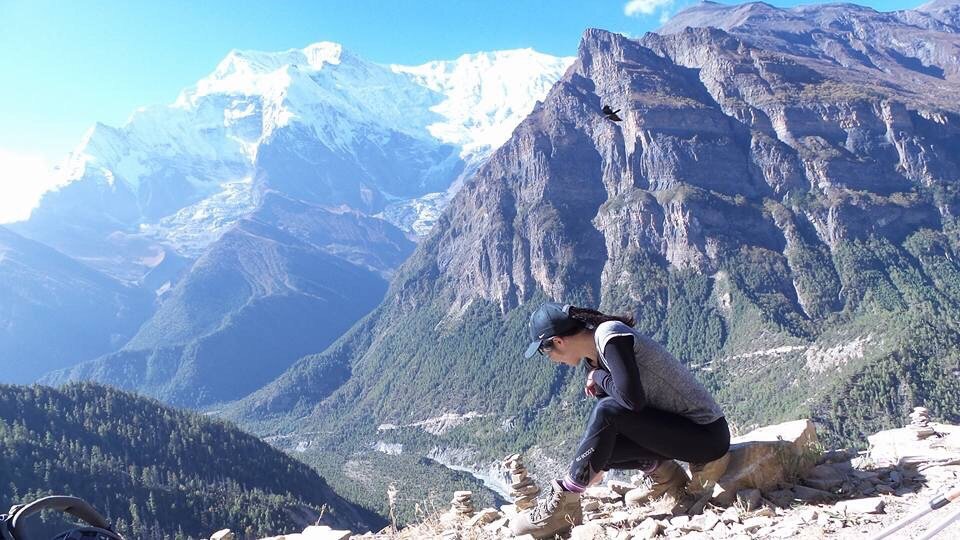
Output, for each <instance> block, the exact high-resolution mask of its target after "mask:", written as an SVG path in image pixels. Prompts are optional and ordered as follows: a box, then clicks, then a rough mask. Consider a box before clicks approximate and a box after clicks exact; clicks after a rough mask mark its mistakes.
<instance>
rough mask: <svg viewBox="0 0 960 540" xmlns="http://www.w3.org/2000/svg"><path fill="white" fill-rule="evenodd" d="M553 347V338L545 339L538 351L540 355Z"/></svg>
mask: <svg viewBox="0 0 960 540" xmlns="http://www.w3.org/2000/svg"><path fill="white" fill-rule="evenodd" d="M552 348H553V338H549V339H545V340H543V341H541V342H540V346H539V347H537V352H538V353H540V356H543V355H544V354H546V353H548V352H550V349H552Z"/></svg>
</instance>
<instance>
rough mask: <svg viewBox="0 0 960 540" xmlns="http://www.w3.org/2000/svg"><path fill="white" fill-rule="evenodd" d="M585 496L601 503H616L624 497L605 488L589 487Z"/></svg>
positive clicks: (584, 493)
mask: <svg viewBox="0 0 960 540" xmlns="http://www.w3.org/2000/svg"><path fill="white" fill-rule="evenodd" d="M583 496H584V497H587V498H590V499H597V500H598V501H601V502H614V501H620V500H623V495H621V494H620V493H617V492H616V491H614V490H612V489H610V488H608V487H605V486H593V487H588V488H587V489H586V490H585V491H584V492H583Z"/></svg>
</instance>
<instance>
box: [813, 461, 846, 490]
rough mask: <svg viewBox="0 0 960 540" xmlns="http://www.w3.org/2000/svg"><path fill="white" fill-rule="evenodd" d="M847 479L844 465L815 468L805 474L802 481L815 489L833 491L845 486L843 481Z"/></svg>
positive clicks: (826, 465) (827, 465) (825, 465)
mask: <svg viewBox="0 0 960 540" xmlns="http://www.w3.org/2000/svg"><path fill="white" fill-rule="evenodd" d="M848 463H849V462H848ZM847 467H849V465H847ZM846 479H847V475H846V474H845V473H844V472H843V466H842V465H841V466H837V465H833V464H822V465H817V466H816V467H813V468H812V469H810V470H809V471H808V472H807V473H806V474H804V475H803V480H802V481H803V483H804V484H806V485H808V486H810V487H812V488H814V489H819V490H822V491H833V490H835V489H837V488H839V487H840V486H841V485H843V481H844V480H846Z"/></svg>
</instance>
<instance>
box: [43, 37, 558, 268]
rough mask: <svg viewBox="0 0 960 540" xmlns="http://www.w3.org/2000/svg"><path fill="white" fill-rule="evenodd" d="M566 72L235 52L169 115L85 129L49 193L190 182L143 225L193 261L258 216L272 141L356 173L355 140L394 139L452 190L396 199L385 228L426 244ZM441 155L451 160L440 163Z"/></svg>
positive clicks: (502, 59)
mask: <svg viewBox="0 0 960 540" xmlns="http://www.w3.org/2000/svg"><path fill="white" fill-rule="evenodd" d="M573 60H574V58H572V57H564V58H558V57H553V56H549V55H545V54H541V53H538V52H536V51H534V50H532V49H519V50H511V51H498V52H481V53H476V54H468V55H463V56H461V57H459V58H457V59H456V60H451V61H435V62H428V63H426V64H423V65H419V66H402V65H380V64H376V63H372V62H368V61H365V60H363V59H362V58H360V57H358V56H356V55H354V54H353V53H351V52H349V51H348V50H346V49H344V48H343V47H342V46H341V45H340V44H337V43H331V42H319V43H314V44H311V45H308V46H307V47H304V48H303V49H290V50H287V51H281V52H259V51H239V50H234V51H231V52H230V53H229V54H228V55H227V56H226V57H225V58H224V59H223V60H222V61H221V62H220V63H219V64H218V65H217V66H216V68H215V69H214V70H213V72H212V73H210V75H208V76H207V77H205V78H203V79H201V80H199V81H198V82H197V83H196V84H195V85H193V86H191V87H189V88H186V89H184V90H183V91H182V92H181V93H180V95H179V96H178V97H177V99H176V101H175V102H174V103H173V104H170V105H159V106H149V107H141V108H138V109H137V110H136V111H135V112H134V113H133V114H132V115H131V116H130V118H129V120H128V121H127V123H126V124H125V125H124V126H122V127H120V128H115V127H111V126H107V125H104V124H99V123H98V124H96V125H95V126H93V127H92V128H91V129H90V130H89V131H88V132H87V134H86V135H85V136H84V138H83V140H82V141H81V144H80V145H79V146H78V147H77V149H76V150H75V151H74V152H73V154H71V156H70V157H69V158H68V159H67V160H66V161H65V162H64V164H63V165H62V166H61V167H60V168H59V169H58V171H57V175H58V182H57V183H58V185H65V184H67V183H70V182H74V181H79V180H83V181H89V182H106V183H108V184H111V185H112V184H114V183H116V182H124V183H125V184H127V185H128V186H129V187H130V188H131V189H132V190H133V192H134V193H136V192H138V191H139V190H140V189H141V186H142V185H143V183H144V182H146V181H154V182H155V181H163V180H162V179H163V178H166V177H167V176H169V175H171V174H177V175H179V176H180V177H181V178H188V179H189V184H190V188H191V189H193V192H192V193H185V194H183V195H182V196H181V197H182V205H183V206H182V207H181V209H180V210H178V211H176V212H174V213H173V214H171V215H169V216H166V217H163V218H162V219H159V220H157V219H154V220H146V219H144V221H143V223H141V224H140V225H141V229H142V230H143V231H145V232H146V233H148V234H149V235H151V236H154V237H156V238H157V239H161V240H164V241H166V242H168V243H170V244H171V245H172V246H174V247H175V248H176V249H178V251H182V252H183V253H184V254H191V253H197V251H198V250H202V249H203V247H204V246H205V245H207V244H208V243H209V242H211V241H213V240H215V239H216V238H217V237H218V236H219V234H220V233H222V231H223V230H224V229H225V227H227V226H229V224H231V223H232V222H234V221H236V219H238V218H239V217H241V216H242V215H244V213H246V212H248V211H250V210H251V209H252V208H253V204H254V201H253V197H252V194H251V193H252V190H251V181H250V178H251V177H253V176H254V175H255V174H256V170H257V169H256V167H257V155H258V152H259V149H260V148H261V146H262V145H264V144H265V143H267V142H269V141H270V140H271V138H272V137H273V136H274V134H275V133H276V132H277V131H278V130H281V129H285V128H287V127H288V126H295V127H297V128H298V130H297V131H296V133H297V136H298V137H299V136H301V135H300V134H301V133H302V134H303V135H302V136H304V137H313V138H315V139H316V140H315V141H313V140H310V141H307V140H305V141H303V145H304V147H305V148H309V147H310V146H311V145H314V144H316V143H320V144H322V145H325V146H326V147H328V148H330V149H331V150H334V151H336V152H338V154H340V155H353V156H354V158H353V159H356V160H357V162H359V163H362V162H363V159H364V156H363V155H362V154H361V153H360V152H361V151H360V150H359V148H360V147H361V145H359V143H358V141H359V140H360V139H363V140H364V141H368V142H369V141H373V142H374V143H375V144H380V145H386V144H390V141H391V140H392V139H393V138H394V135H393V134H394V133H401V134H404V135H406V136H408V137H412V138H413V139H415V140H419V141H424V145H423V148H424V155H423V156H422V157H418V159H419V160H421V161H422V162H424V163H427V169H426V173H425V174H424V177H425V178H430V177H436V175H440V176H439V178H443V179H444V181H445V182H448V189H447V191H444V192H432V193H420V194H418V195H416V196H414V197H405V198H396V197H394V199H395V200H393V202H392V203H391V204H390V205H389V206H388V208H386V209H385V210H384V212H383V213H382V215H383V216H384V217H385V218H386V219H388V220H390V221H392V222H394V223H395V224H398V225H400V226H401V227H403V228H405V229H406V230H408V231H413V232H415V233H416V234H418V235H423V234H425V233H426V232H427V231H428V230H429V228H430V227H431V226H432V224H433V222H434V221H435V220H436V218H437V217H438V216H439V214H440V212H442V210H443V208H444V207H445V206H446V204H447V203H448V202H449V200H450V198H451V197H452V195H453V193H454V192H455V191H456V190H457V189H458V187H459V185H461V183H462V180H463V176H464V175H465V174H469V173H472V172H473V171H474V170H476V168H477V167H478V166H479V165H480V164H481V163H482V162H483V161H484V160H485V159H486V158H487V157H489V155H490V153H491V152H492V151H493V150H494V149H495V148H497V147H498V146H500V145H501V144H503V142H505V141H506V140H507V139H508V138H509V136H510V134H511V133H512V131H513V129H514V128H515V127H516V126H517V125H518V124H519V123H520V121H522V119H523V118H524V117H525V116H526V115H527V114H529V112H530V111H531V110H532V109H533V107H534V105H535V103H536V101H537V100H539V99H543V98H544V96H545V95H546V93H547V92H548V90H549V89H550V87H551V86H552V85H553V84H554V82H555V81H556V80H558V79H559V78H560V76H561V75H562V74H563V73H564V71H565V70H566V69H567V68H568V67H569V66H570V64H571V63H572V62H573ZM299 128H304V129H299ZM444 145H453V146H454V147H455V148H457V149H458V152H454V153H453V154H452V155H451V154H450V153H449V152H446V153H444V152H439V151H437V150H438V149H441V148H442V147H443V146H444ZM437 156H442V157H437ZM458 157H459V159H460V160H462V162H463V167H462V169H463V170H464V171H465V173H464V174H462V175H461V176H459V177H452V178H446V177H447V176H450V175H451V172H450V171H455V170H459V169H461V167H460V166H459V165H457V163H456V160H457V159H458ZM442 159H443V161H441V160H442ZM451 160H452V161H451ZM158 179H160V180H158ZM238 179H240V180H238ZM434 189H436V187H435V186H434ZM424 191H426V190H424ZM384 195H385V196H388V197H390V195H389V194H384ZM198 198H203V200H201V201H200V202H197V200H198ZM41 204H43V203H42V202H41ZM91 204H95V202H91Z"/></svg>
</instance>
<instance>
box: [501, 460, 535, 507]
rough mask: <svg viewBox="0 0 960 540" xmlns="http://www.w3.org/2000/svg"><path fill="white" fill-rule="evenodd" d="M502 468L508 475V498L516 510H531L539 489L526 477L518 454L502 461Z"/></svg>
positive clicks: (524, 468)
mask: <svg viewBox="0 0 960 540" xmlns="http://www.w3.org/2000/svg"><path fill="white" fill-rule="evenodd" d="M503 466H504V467H506V469H507V471H509V473H510V496H511V497H513V504H514V505H515V506H516V507H517V510H520V511H523V510H527V509H530V508H533V506H534V504H535V502H534V501H535V500H536V498H537V495H539V494H540V488H538V487H537V485H536V484H534V483H533V479H532V478H530V477H529V476H528V475H527V468H526V467H524V466H523V458H522V457H521V456H520V454H513V455H512V456H508V457H507V458H506V459H504V460H503Z"/></svg>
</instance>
